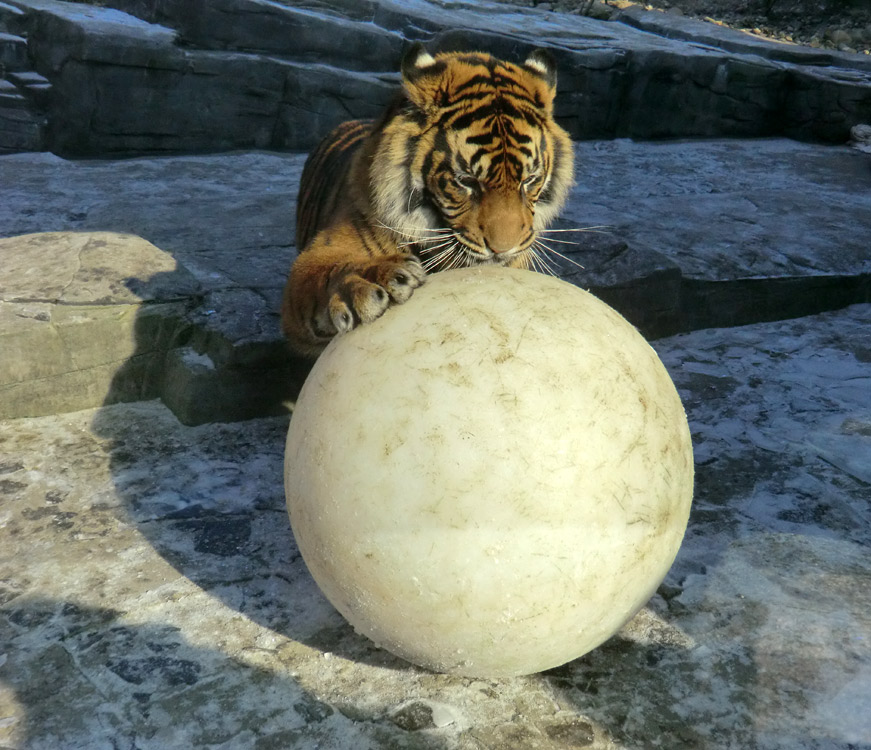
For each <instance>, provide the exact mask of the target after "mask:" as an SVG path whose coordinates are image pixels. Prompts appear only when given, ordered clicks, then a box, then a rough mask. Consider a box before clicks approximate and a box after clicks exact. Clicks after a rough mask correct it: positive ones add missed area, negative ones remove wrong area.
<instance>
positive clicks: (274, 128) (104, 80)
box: [0, 0, 871, 156]
mask: <svg viewBox="0 0 871 750" xmlns="http://www.w3.org/2000/svg"><path fill="white" fill-rule="evenodd" d="M107 5H111V6H114V7H99V6H92V5H84V4H76V3H66V2H60V1H59V0H8V3H6V4H5V6H6V7H7V8H12V10H13V11H15V12H14V14H12V13H11V11H10V12H7V13H5V14H4V12H2V9H0V32H2V31H3V28H2V26H3V24H4V23H7V21H8V23H7V26H8V25H9V24H13V23H14V26H15V29H14V31H15V35H16V38H17V39H19V40H25V41H26V52H27V58H28V60H29V63H30V66H31V67H32V68H33V70H34V72H35V73H37V74H39V75H40V76H42V77H43V80H44V81H45V83H46V84H47V85H48V86H49V87H50V95H45V91H43V96H42V99H41V101H40V102H39V103H38V106H37V104H36V103H34V105H33V108H34V111H35V115H34V116H37V117H41V118H43V121H44V123H43V124H44V127H42V129H41V130H40V131H39V132H40V139H41V140H40V142H39V143H38V144H36V145H37V146H38V148H43V149H47V150H51V151H54V152H56V153H59V154H64V155H71V156H81V155H106V154H141V153H167V152H191V151H219V150H229V149H239V148H263V149H281V150H286V149H301V150H307V149H309V148H310V147H311V146H312V145H313V143H314V142H315V141H316V140H317V138H318V137H319V136H320V135H321V134H322V133H323V132H324V131H325V130H327V129H328V128H330V127H331V126H332V125H334V124H335V123H337V122H339V121H341V120H343V119H347V118H349V117H370V116H373V115H375V114H377V112H378V111H380V109H381V108H382V107H383V105H384V104H385V103H386V102H387V101H388V100H389V98H390V97H391V95H392V92H393V90H394V88H395V85H396V81H397V76H396V72H395V71H396V70H397V69H398V65H399V60H400V58H401V55H402V51H403V49H404V48H405V47H406V46H407V43H408V42H409V41H412V40H419V41H423V42H425V43H427V44H428V45H429V46H430V47H431V48H432V49H434V50H439V49H450V48H483V49H486V50H489V51H492V52H493V53H495V54H497V55H501V56H505V57H508V58H518V57H521V56H522V55H524V54H525V52H526V51H528V50H529V49H530V48H531V47H533V46H545V47H548V48H549V49H550V50H551V51H552V52H553V53H554V55H555V57H556V58H557V60H558V62H559V66H560V93H559V96H558V99H557V114H558V117H559V119H560V120H561V122H562V124H563V125H564V126H565V127H566V128H567V129H568V130H569V131H570V132H571V134H572V136H573V137H575V138H577V139H589V138H612V137H632V138H674V137H722V136H739V137H759V136H774V135H786V136H789V137H794V138H798V139H801V140H821V141H829V142H844V141H846V140H847V138H848V134H849V129H850V127H851V126H852V125H855V124H858V123H860V122H868V121H871V61H868V60H867V59H866V58H865V57H864V56H860V55H849V54H842V53H832V52H826V51H817V50H810V49H807V48H801V47H789V46H785V45H780V44H775V43H769V42H764V41H760V40H756V39H753V38H751V37H747V36H746V35H743V34H740V33H739V32H733V31H730V30H728V29H721V28H719V27H714V26H713V25H711V24H704V23H701V22H695V21H688V20H686V19H680V18H671V17H668V18H667V17H666V16H664V14H659V13H648V12H643V11H638V10H633V11H624V12H623V13H621V14H620V16H619V17H618V18H617V20H616V21H598V20H594V19H590V18H584V17H580V16H573V15H566V14H561V13H554V12H549V11H540V10H536V9H527V8H516V7H512V6H505V5H499V4H490V3H487V2H481V3H476V4H475V5H474V6H468V5H467V6H461V7H455V6H451V7H450V8H448V7H447V6H446V5H444V4H443V3H440V2H437V0H414V1H413V2H393V1H392V0H381V1H380V2H376V1H375V0H369V1H368V2H362V3H354V2H350V1H349V0H323V1H322V2H320V3H316V4H314V5H312V6H310V7H307V8H298V7H294V6H290V5H283V4H281V3H278V2H265V1H264V0H214V1H211V0H210V1H208V2H207V1H206V0H111V1H110V2H108V3H107ZM4 18H6V19H7V21H4ZM16 44H17V45H18V47H19V48H20V46H21V43H20V42H16ZM43 88H45V87H43ZM2 117H3V110H2V106H0V122H2ZM3 137H4V136H3V130H2V129H0V139H2V138H3ZM4 147H5V148H6V150H15V149H16V145H15V143H13V142H8V143H2V142H0V148H4ZM38 148H34V144H32V143H31V144H30V150H38Z"/></svg>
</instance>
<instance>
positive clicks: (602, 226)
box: [536, 224, 614, 234]
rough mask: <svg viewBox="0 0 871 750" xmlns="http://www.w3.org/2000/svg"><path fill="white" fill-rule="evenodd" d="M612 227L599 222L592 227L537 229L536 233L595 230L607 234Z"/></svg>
mask: <svg viewBox="0 0 871 750" xmlns="http://www.w3.org/2000/svg"><path fill="white" fill-rule="evenodd" d="M613 228H614V227H613V226H612V225H610V224H599V225H597V226H594V227H576V228H574V229H537V230H536V232H538V234H553V233H555V232H597V233H600V234H607V233H608V232H609V231H610V230H612V229H613Z"/></svg>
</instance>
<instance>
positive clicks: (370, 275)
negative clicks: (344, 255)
mask: <svg viewBox="0 0 871 750" xmlns="http://www.w3.org/2000/svg"><path fill="white" fill-rule="evenodd" d="M425 278H426V271H424V269H423V266H422V265H421V264H420V261H419V260H417V258H414V257H412V256H408V255H399V254H397V255H388V256H386V257H384V258H379V259H378V260H373V261H370V262H368V263H355V264H352V265H348V266H345V267H343V268H342V269H341V270H340V271H338V272H337V273H336V275H335V276H334V277H333V278H332V279H331V280H330V283H329V286H328V287H327V298H328V300H329V302H328V311H329V317H330V321H331V322H332V324H333V326H334V327H335V329H336V332H337V333H346V332H347V331H350V330H351V329H352V328H355V327H356V326H357V325H359V324H360V323H371V322H372V321H373V320H375V319H376V318H380V317H381V316H382V315H383V314H384V311H385V310H387V308H388V307H390V305H391V304H402V303H403V302H406V301H407V300H408V299H409V298H410V297H411V295H412V294H413V293H414V290H415V289H417V287H419V286H420V285H421V284H423V282H424V279H425Z"/></svg>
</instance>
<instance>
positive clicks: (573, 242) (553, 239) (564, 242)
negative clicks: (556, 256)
mask: <svg viewBox="0 0 871 750" xmlns="http://www.w3.org/2000/svg"><path fill="white" fill-rule="evenodd" d="M547 241H548V242H559V243H560V244H562V245H580V244H581V243H580V242H575V241H574V240H560V239H557V238H556V237H548V238H547Z"/></svg>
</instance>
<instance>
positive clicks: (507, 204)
mask: <svg viewBox="0 0 871 750" xmlns="http://www.w3.org/2000/svg"><path fill="white" fill-rule="evenodd" d="M523 211H524V207H523V205H522V203H521V202H520V201H519V200H516V199H514V198H513V196H506V195H500V194H498V193H497V194H495V195H490V196H486V197H485V199H484V200H483V201H482V204H481V213H480V229H481V236H482V237H483V239H484V244H485V245H486V247H487V249H488V250H490V251H491V252H493V253H494V254H495V255H501V254H503V253H510V252H511V251H512V250H516V249H517V246H518V245H519V244H520V241H521V240H522V239H523V235H524V228H525V225H526V221H525V217H524V216H523Z"/></svg>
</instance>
